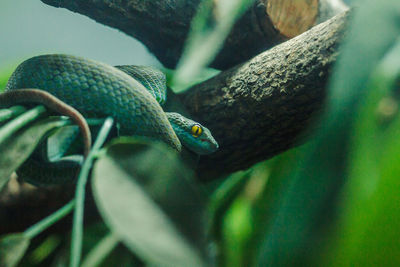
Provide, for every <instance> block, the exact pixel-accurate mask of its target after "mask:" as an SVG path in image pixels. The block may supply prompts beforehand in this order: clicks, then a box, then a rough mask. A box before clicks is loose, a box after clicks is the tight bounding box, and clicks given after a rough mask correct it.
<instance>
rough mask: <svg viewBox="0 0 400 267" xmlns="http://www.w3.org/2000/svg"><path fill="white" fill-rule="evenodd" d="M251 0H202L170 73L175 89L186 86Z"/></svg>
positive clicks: (216, 49)
mask: <svg viewBox="0 0 400 267" xmlns="http://www.w3.org/2000/svg"><path fill="white" fill-rule="evenodd" d="M253 2H254V0H219V1H214V0H203V1H202V3H201V4H200V6H199V9H198V12H197V14H196V16H195V18H194V19H193V21H192V25H191V31H190V33H189V36H188V40H187V42H186V44H185V48H184V52H183V56H182V59H181V60H180V61H179V63H178V67H177V71H176V73H175V75H174V77H173V81H172V84H173V87H174V88H175V89H176V90H177V91H182V90H183V89H187V88H188V86H189V85H190V82H191V81H193V80H195V78H196V77H198V75H199V73H201V72H202V71H203V69H204V68H205V67H206V66H207V65H208V64H209V63H211V61H212V60H213V59H214V58H215V56H216V55H217V53H218V51H219V50H220V49H221V47H222V45H223V44H224V41H225V39H226V37H227V36H228V34H229V32H230V31H231V29H232V26H233V25H234V23H235V21H236V20H237V19H238V18H239V17H240V16H241V15H243V13H244V12H245V11H246V10H247V9H248V8H249V7H250V6H251V4H252V3H253Z"/></svg>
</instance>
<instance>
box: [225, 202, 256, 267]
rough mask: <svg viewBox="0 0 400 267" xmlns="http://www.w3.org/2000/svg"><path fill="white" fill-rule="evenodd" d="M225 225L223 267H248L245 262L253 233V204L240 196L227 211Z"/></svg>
mask: <svg viewBox="0 0 400 267" xmlns="http://www.w3.org/2000/svg"><path fill="white" fill-rule="evenodd" d="M223 222H224V224H223V230H224V232H223V242H224V246H223V248H224V254H225V255H224V258H225V260H224V264H223V266H231V267H235V266H237V267H240V266H248V265H245V262H246V261H247V260H249V259H246V258H245V257H244V256H245V253H243V251H245V250H246V245H247V243H248V240H249V239H250V236H251V234H252V233H253V216H252V202H251V201H249V199H247V198H245V197H243V196H240V197H238V198H237V199H235V201H234V202H233V203H232V205H231V206H230V209H229V210H228V211H227V213H226V215H225V218H224V221H223Z"/></svg>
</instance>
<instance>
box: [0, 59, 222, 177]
mask: <svg viewBox="0 0 400 267" xmlns="http://www.w3.org/2000/svg"><path fill="white" fill-rule="evenodd" d="M166 100H167V85H166V76H165V74H164V73H163V72H162V71H160V70H158V69H155V68H152V67H147V66H135V65H124V66H111V65H108V64H105V63H102V62H98V61H95V60H91V59H86V58H82V57H77V56H72V55H65V54H50V55H41V56H36V57H33V58H30V59H28V60H26V61H24V62H22V63H21V64H20V65H19V66H18V67H17V68H16V69H15V71H14V72H13V73H12V74H11V76H10V78H9V80H8V83H7V85H6V88H5V92H4V93H2V94H0V107H4V106H10V105H15V104H42V105H44V106H46V107H47V108H48V109H50V110H51V111H52V112H54V113H56V114H60V115H66V116H69V117H71V119H72V120H73V121H74V122H75V123H77V125H78V126H79V128H80V130H81V132H82V134H83V136H84V140H83V143H84V146H85V152H84V154H85V155H87V154H88V151H89V150H90V146H91V134H90V129H89V128H88V126H87V124H86V123H83V122H85V118H106V117H112V118H114V120H115V121H116V122H117V123H118V126H119V135H122V136H142V137H146V138H151V139H157V140H160V141H163V142H165V143H166V144H167V145H169V146H170V147H172V148H173V149H175V150H176V151H178V152H180V151H181V150H182V145H183V146H184V147H186V148H187V149H188V150H190V151H192V152H194V153H195V154H198V155H206V154H210V153H213V152H215V151H216V150H217V149H218V143H217V141H216V140H215V139H214V137H213V136H212V134H211V132H210V130H209V129H208V128H206V127H205V126H203V125H202V124H200V123H198V122H196V121H194V120H191V119H189V118H187V117H185V116H183V115H181V114H180V113H178V112H165V111H164V110H163V107H162V106H163V105H164V104H165V102H166ZM59 163H61V164H53V165H49V164H47V165H46V164H44V162H41V161H34V160H29V159H28V160H27V161H26V162H25V163H24V164H23V165H22V166H21V167H20V168H19V170H18V171H17V173H18V175H20V173H21V174H23V176H29V172H31V171H33V170H34V169H36V170H39V172H41V176H42V177H41V178H35V179H36V180H35V182H36V184H49V183H52V184H53V183H56V184H57V183H65V182H66V180H67V181H68V180H70V179H71V178H66V177H65V175H64V174H65V173H66V172H68V173H70V172H71V171H70V170H71V169H76V162H74V161H69V160H65V161H63V160H60V162H59ZM50 174H51V175H50ZM39 176H40V175H39ZM49 176H58V178H57V177H49ZM61 177H62V178H61Z"/></svg>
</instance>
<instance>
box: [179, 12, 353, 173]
mask: <svg viewBox="0 0 400 267" xmlns="http://www.w3.org/2000/svg"><path fill="white" fill-rule="evenodd" d="M346 18H347V15H346V14H342V15H338V16H336V17H334V18H333V19H331V20H329V21H327V22H324V23H322V24H320V25H318V26H315V27H314V28H312V29H311V30H309V31H307V32H305V33H304V34H302V35H300V36H297V37H296V38H293V39H291V40H289V41H287V42H285V43H283V44H281V45H279V46H276V47H274V48H272V49H270V50H268V51H266V52H264V53H262V54H260V55H258V56H256V57H255V58H253V59H251V60H250V61H248V62H247V63H245V64H243V65H240V66H237V67H234V68H232V69H230V70H228V71H224V72H222V73H221V74H220V75H218V76H216V77H214V78H212V79H210V80H208V81H206V82H203V83H201V84H199V85H196V86H194V87H193V88H191V89H190V90H189V91H187V92H186V93H185V94H183V95H181V100H182V102H183V103H184V104H185V106H186V108H187V109H188V110H189V112H190V113H191V114H192V115H194V116H195V117H196V119H197V120H198V121H200V122H201V123H203V124H204V125H207V127H209V128H210V130H211V132H212V133H213V135H214V137H215V138H216V140H217V141H218V142H219V144H220V149H219V150H218V151H217V152H216V153H215V154H212V155H210V156H207V157H202V158H201V161H200V170H201V171H199V174H200V175H201V179H202V180H209V179H212V178H215V177H219V176H221V175H223V174H227V173H231V172H233V171H236V170H241V169H245V168H248V167H250V166H251V165H253V164H254V163H256V162H258V161H261V160H264V159H267V158H270V157H272V156H274V155H276V154H278V153H280V152H282V151H284V150H286V149H288V148H290V147H292V146H293V145H294V144H296V142H298V141H297V137H298V135H299V133H301V132H302V131H303V130H304V129H305V128H306V127H307V125H308V122H309V121H310V119H312V118H313V114H315V112H316V111H318V110H320V108H321V105H322V103H323V99H324V95H325V88H326V85H327V81H328V78H329V72H330V69H331V66H332V64H333V63H334V62H335V60H336V58H337V55H338V44H339V42H340V40H341V38H342V36H343V32H344V25H345V21H346Z"/></svg>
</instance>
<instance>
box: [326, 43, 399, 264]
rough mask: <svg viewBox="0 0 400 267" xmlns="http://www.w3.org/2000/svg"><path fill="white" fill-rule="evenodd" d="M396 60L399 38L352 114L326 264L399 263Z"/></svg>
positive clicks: (397, 69)
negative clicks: (346, 165)
mask: <svg viewBox="0 0 400 267" xmlns="http://www.w3.org/2000/svg"><path fill="white" fill-rule="evenodd" d="M399 62H400V39H399V41H398V42H397V45H396V46H395V47H394V48H393V49H392V50H391V52H390V53H388V54H387V55H386V57H385V59H384V60H383V62H382V64H381V65H380V66H379V68H378V69H377V71H376V73H375V75H374V76H373V78H372V79H371V81H370V83H369V86H368V88H369V90H368V91H369V92H370V93H369V95H368V97H367V98H366V100H365V103H364V104H363V107H362V108H361V109H360V111H359V112H358V114H357V117H358V118H359V120H358V121H357V124H356V127H355V134H354V138H353V140H352V149H351V164H350V170H349V172H350V177H349V180H348V182H347V183H346V186H345V189H344V193H343V198H342V203H341V207H340V208H341V210H340V214H341V216H340V221H339V226H340V227H338V231H337V233H336V235H335V236H334V238H332V239H333V241H332V242H331V243H330V244H329V245H330V246H329V248H328V249H327V252H326V254H327V256H326V258H325V261H326V262H330V263H331V264H330V265H332V266H336V264H341V265H356V266H362V265H382V266H398V265H399V264H400V256H399V251H400V245H399V242H398V240H397V239H396V237H397V236H399V235H400V209H399V207H400V206H399V205H398V203H399V201H400V197H399V188H400V180H399V177H400V167H399V166H400V157H399V154H400V140H399V138H398V137H399V130H400V116H399V114H398V103H399V99H398V97H395V95H396V92H394V93H393V92H392V89H393V88H395V89H396V90H397V89H398V87H397V88H396V81H397V80H398V77H399V74H400V64H399ZM365 255H368V257H365ZM324 265H326V264H324Z"/></svg>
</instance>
